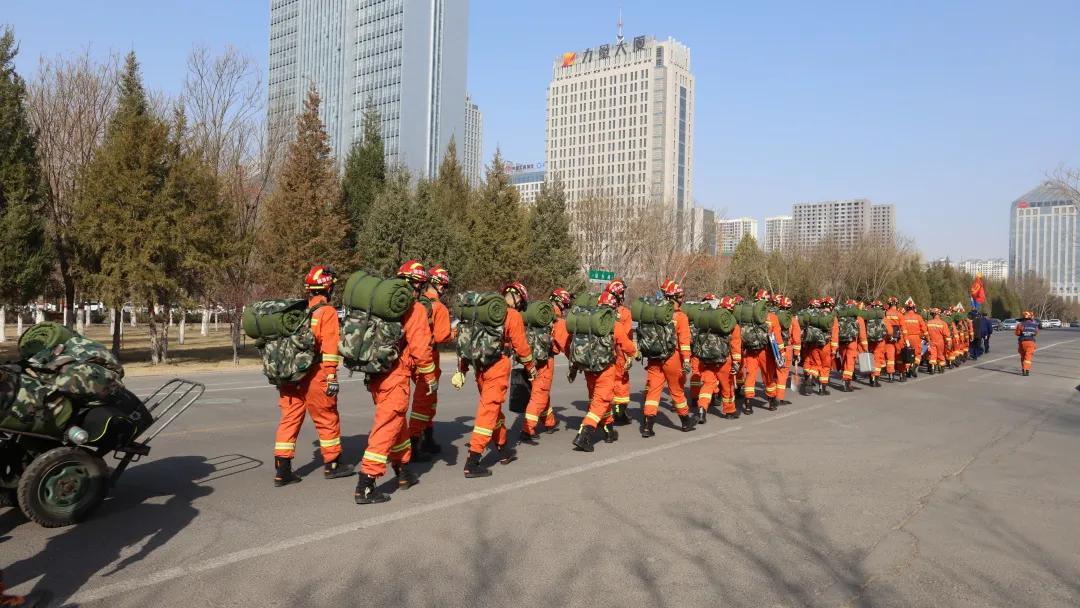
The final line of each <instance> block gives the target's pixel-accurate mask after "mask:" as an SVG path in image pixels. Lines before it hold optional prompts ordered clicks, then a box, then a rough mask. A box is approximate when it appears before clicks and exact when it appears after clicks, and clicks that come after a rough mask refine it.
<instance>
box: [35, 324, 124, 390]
mask: <svg viewBox="0 0 1080 608" xmlns="http://www.w3.org/2000/svg"><path fill="white" fill-rule="evenodd" d="M25 365H26V367H27V368H28V369H31V370H33V371H34V372H35V374H36V375H37V376H39V377H40V378H41V379H42V380H43V381H46V382H48V383H50V384H51V385H52V386H53V388H55V389H56V390H57V391H58V392H60V393H63V394H64V395H66V396H68V397H72V398H75V399H99V400H100V399H105V398H107V397H108V396H109V395H111V394H112V393H113V392H115V391H116V390H117V389H119V388H120V387H121V386H123V384H122V382H121V380H122V379H123V377H124V368H123V366H121V365H120V360H119V359H117V358H116V355H114V354H113V353H112V351H111V350H109V348H108V347H106V346H105V345H104V344H101V343H100V342H95V341H93V340H90V339H88V338H84V337H82V336H80V335H79V334H74V335H73V336H72V337H71V338H69V339H68V340H67V341H65V342H63V343H62V344H58V345H56V346H53V347H52V348H45V349H42V350H41V351H39V352H38V353H37V354H35V355H33V356H31V357H30V358H28V359H27V360H26V362H25Z"/></svg>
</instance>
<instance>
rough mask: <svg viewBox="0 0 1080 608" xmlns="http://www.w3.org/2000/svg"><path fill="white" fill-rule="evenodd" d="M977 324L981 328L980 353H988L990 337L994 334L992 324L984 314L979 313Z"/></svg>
mask: <svg viewBox="0 0 1080 608" xmlns="http://www.w3.org/2000/svg"><path fill="white" fill-rule="evenodd" d="M979 324H980V325H981V326H982V332H983V334H982V352H983V354H984V355H985V354H987V353H989V352H990V336H991V335H993V333H994V323H993V322H992V321H990V319H989V317H987V316H986V313H985V312H980V313H979Z"/></svg>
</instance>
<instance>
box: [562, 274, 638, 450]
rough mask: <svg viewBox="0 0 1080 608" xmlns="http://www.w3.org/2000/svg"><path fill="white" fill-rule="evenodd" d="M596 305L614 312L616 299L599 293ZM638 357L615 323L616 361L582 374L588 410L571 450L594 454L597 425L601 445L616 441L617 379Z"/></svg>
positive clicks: (627, 335) (624, 330)
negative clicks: (592, 452)
mask: <svg viewBox="0 0 1080 608" xmlns="http://www.w3.org/2000/svg"><path fill="white" fill-rule="evenodd" d="M598 304H599V305H600V306H606V307H608V308H612V309H617V308H618V306H619V300H618V298H617V297H616V296H615V294H613V293H611V292H610V291H604V292H603V293H601V294H600V299H599V302H598ZM635 356H637V345H636V344H634V341H633V339H632V338H631V337H630V331H628V328H626V327H625V326H624V325H622V324H620V323H616V324H615V361H614V362H612V364H611V365H609V366H608V367H607V368H606V369H605V370H604V371H602V372H598V373H596V372H585V382H586V384H587V386H588V388H589V411H588V412H587V413H586V414H585V418H584V419H583V420H582V421H581V428H580V429H578V433H577V435H575V436H574V442H573V443H574V449H575V450H577V451H580V452H591V451H593V433H594V432H595V431H596V428H597V426H600V425H603V432H604V443H614V442H615V441H618V439H619V432H618V431H616V430H615V427H614V426H613V425H612V422H613V416H612V406H613V404H614V400H615V385H616V384H617V382H618V379H619V377H620V376H621V375H622V374H623V373H624V372H626V371H628V370H629V369H630V366H631V364H632V363H633V361H634V357H635Z"/></svg>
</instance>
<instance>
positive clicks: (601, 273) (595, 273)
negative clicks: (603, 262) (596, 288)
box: [589, 268, 615, 281]
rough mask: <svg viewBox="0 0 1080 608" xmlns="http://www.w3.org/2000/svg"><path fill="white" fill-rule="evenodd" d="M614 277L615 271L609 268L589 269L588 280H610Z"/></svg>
mask: <svg viewBox="0 0 1080 608" xmlns="http://www.w3.org/2000/svg"><path fill="white" fill-rule="evenodd" d="M614 278H615V273H614V272H611V271H609V270H600V269H599V268H590V269H589V280H590V281H610V280H612V279H614Z"/></svg>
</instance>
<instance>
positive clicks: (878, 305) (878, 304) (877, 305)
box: [870, 300, 885, 308]
mask: <svg viewBox="0 0 1080 608" xmlns="http://www.w3.org/2000/svg"><path fill="white" fill-rule="evenodd" d="M870 306H873V307H874V308H885V305H884V304H882V302H881V300H874V301H873V302H871V303H870Z"/></svg>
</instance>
